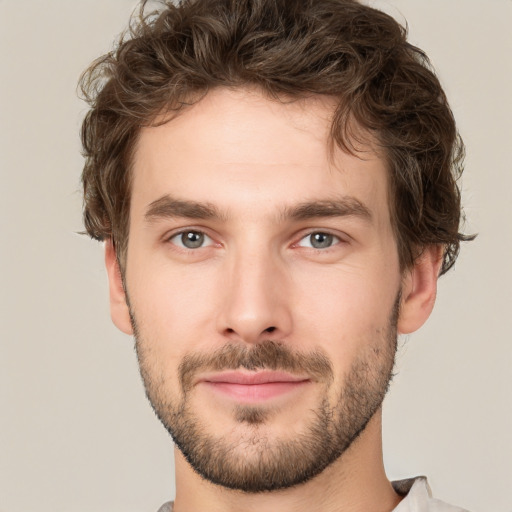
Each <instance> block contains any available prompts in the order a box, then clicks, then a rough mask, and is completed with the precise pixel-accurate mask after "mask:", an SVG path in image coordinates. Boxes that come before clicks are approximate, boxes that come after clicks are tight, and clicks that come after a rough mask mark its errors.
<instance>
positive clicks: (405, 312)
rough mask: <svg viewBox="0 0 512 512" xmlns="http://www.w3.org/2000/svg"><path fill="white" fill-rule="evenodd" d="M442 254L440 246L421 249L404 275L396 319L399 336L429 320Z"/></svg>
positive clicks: (414, 329)
mask: <svg viewBox="0 0 512 512" xmlns="http://www.w3.org/2000/svg"><path fill="white" fill-rule="evenodd" d="M443 251H444V248H443V247H442V246H441V245H430V246H428V247H425V248H424V250H423V252H422V254H421V255H420V256H419V257H418V258H417V259H416V261H415V262H414V264H413V266H412V267H411V268H410V269H408V270H407V271H406V272H405V274H404V278H403V281H402V299H401V302H400V314H399V317H398V332H399V333H400V334H409V333H411V332H414V331H416V330H417V329H419V328H420V327H421V326H422V325H423V324H424V323H425V322H426V321H427V319H428V317H429V316H430V313H431V312H432V309H433V307H434V303H435V301H436V293H437V279H438V277H439V271H440V269H441V264H442V262H443Z"/></svg>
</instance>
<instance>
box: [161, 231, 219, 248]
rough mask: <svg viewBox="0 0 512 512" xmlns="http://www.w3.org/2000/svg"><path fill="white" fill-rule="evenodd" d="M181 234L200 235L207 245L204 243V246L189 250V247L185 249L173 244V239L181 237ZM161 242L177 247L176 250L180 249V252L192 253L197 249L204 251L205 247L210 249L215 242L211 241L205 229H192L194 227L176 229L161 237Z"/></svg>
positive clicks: (211, 238) (182, 246)
mask: <svg viewBox="0 0 512 512" xmlns="http://www.w3.org/2000/svg"><path fill="white" fill-rule="evenodd" d="M183 233H200V234H202V235H204V237H205V239H206V240H205V242H206V241H208V243H206V244H205V245H202V246H200V247H198V248H196V249H191V248H190V247H186V246H184V245H183V244H181V243H175V242H173V239H176V238H177V237H179V236H180V235H183ZM163 241H164V242H165V243H170V244H172V245H174V246H175V247H177V248H178V249H181V250H184V251H194V250H197V249H204V248H206V247H211V246H213V245H216V242H215V240H214V239H213V237H212V236H210V235H209V234H208V233H207V232H206V230H205V229H203V228H197V227H194V226H192V227H191V226H187V227H184V228H179V229H176V230H173V231H171V232H167V233H166V234H165V235H164V236H163Z"/></svg>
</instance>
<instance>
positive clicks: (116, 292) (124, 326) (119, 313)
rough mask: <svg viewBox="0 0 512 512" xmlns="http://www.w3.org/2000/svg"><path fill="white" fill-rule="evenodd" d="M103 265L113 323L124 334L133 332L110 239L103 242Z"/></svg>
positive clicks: (119, 271) (117, 263)
mask: <svg viewBox="0 0 512 512" xmlns="http://www.w3.org/2000/svg"><path fill="white" fill-rule="evenodd" d="M105 267H106V268H107V275H108V285H109V291H110V316H111V318H112V322H114V325H115V326H116V327H117V328H118V329H119V330H121V331H123V332H124V333H126V334H130V335H131V334H133V328H132V322H131V320H130V309H129V308H128V302H127V300H126V293H125V291H124V286H123V279H122V277H121V269H120V268H119V262H118V261H117V255H116V250H115V249H114V244H113V243H112V240H108V241H107V242H106V243H105Z"/></svg>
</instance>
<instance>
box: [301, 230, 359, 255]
mask: <svg viewBox="0 0 512 512" xmlns="http://www.w3.org/2000/svg"><path fill="white" fill-rule="evenodd" d="M316 233H322V234H324V235H329V236H332V237H333V238H334V239H335V241H334V242H333V244H332V245H331V246H329V247H326V248H324V249H320V248H316V247H311V246H304V245H300V242H302V241H303V240H304V239H305V238H308V237H310V236H311V235H314V234H316ZM296 240H297V241H296V242H294V243H293V244H292V247H304V248H306V249H313V250H315V251H323V252H325V251H328V250H329V249H333V248H334V247H336V246H337V245H339V244H340V243H348V242H349V241H350V236H349V235H347V234H345V233H340V232H338V231H335V230H332V229H322V228H313V229H308V230H306V231H302V232H301V233H300V234H299V235H298V236H297V237H296Z"/></svg>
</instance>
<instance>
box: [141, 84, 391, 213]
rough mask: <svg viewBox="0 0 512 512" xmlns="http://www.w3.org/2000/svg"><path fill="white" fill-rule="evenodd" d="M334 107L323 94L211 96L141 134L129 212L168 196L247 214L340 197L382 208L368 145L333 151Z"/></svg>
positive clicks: (379, 178)
mask: <svg viewBox="0 0 512 512" xmlns="http://www.w3.org/2000/svg"><path fill="white" fill-rule="evenodd" d="M335 108H336V102H335V101H334V100H333V99H332V98H329V97H325V96H318V95H317V96H312V97H308V98H305V99H299V100H289V101H287V100H283V101H278V100H275V99H268V98H266V97H264V96H263V94H261V93H260V92H259V91H257V90H247V89H236V90H232V89H224V88H220V89H216V90H214V91H211V92H210V93H208V94H207V95H206V96H205V97H204V98H203V99H202V100H200V101H199V102H197V103H196V104H194V105H193V106H191V107H187V108H186V109H185V110H184V111H183V112H181V113H180V114H179V115H178V116H176V117H174V118H173V119H172V120H170V121H169V122H167V123H165V124H161V125H159V126H155V127H146V128H143V129H142V131H141V134H140V137H139V140H138V145H137V148H136V152H135V155H134V162H133V180H132V185H133V187H132V212H133V213H136V211H137V209H138V208H142V209H143V208H145V207H147V205H148V204H149V203H150V202H152V201H154V200H156V199H158V198H159V197H161V196H163V195H165V194H168V195H172V196H173V197H178V198H183V199H193V200H195V201H208V202H209V203H212V202H213V203H219V204H220V205H221V206H222V205H225V206H226V208H229V207H230V206H233V207H239V208H242V209H243V207H244V206H247V207H249V206H250V205H255V204H259V207H260V209H264V208H265V207H269V208H270V207H271V206H275V205H276V204H278V203H279V204H280V205H281V206H284V207H286V206H293V204H294V203H297V202H304V201H308V200H310V199H326V198H327V199H329V196H330V195H331V196H336V197H339V196H340V195H343V194H350V195H352V196H356V197H357V198H358V199H361V201H363V200H364V202H369V203H371V204H374V205H376V206H377V207H378V206H382V205H380V204H377V203H383V204H384V206H385V205H386V204H387V173H386V168H385V163H384V161H383V159H382V158H381V157H380V156H379V155H377V154H376V153H375V152H374V151H373V150H372V149H371V148H369V147H365V148H364V151H361V152H360V153H358V154H355V155H348V154H347V153H344V152H343V151H341V150H340V149H338V148H334V149H333V148H332V144H331V138H330V130H331V123H332V117H333V114H334V111H335ZM371 204H370V207H371Z"/></svg>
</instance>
